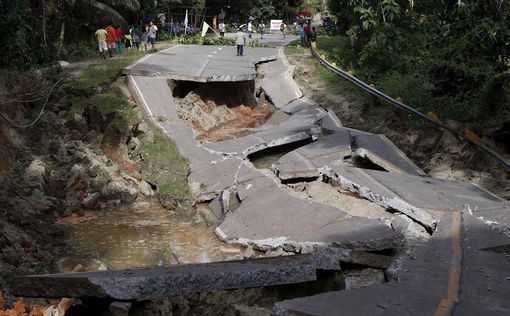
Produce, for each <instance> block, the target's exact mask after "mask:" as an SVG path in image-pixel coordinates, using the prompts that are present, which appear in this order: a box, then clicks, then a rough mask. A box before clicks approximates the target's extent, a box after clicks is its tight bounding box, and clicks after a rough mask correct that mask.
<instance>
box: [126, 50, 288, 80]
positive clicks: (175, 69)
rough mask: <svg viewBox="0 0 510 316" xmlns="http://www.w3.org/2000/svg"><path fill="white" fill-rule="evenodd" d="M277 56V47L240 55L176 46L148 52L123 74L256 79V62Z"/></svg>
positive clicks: (178, 77)
mask: <svg viewBox="0 0 510 316" xmlns="http://www.w3.org/2000/svg"><path fill="white" fill-rule="evenodd" d="M276 59H278V50H277V49H275V48H253V49H249V50H247V51H246V54H245V56H244V57H241V58H240V57H238V56H235V48H234V47H220V46H196V45H177V46H173V47H170V48H168V49H166V50H163V51H161V52H158V53H155V54H151V55H147V56H146V57H145V58H142V59H140V60H138V61H137V62H135V63H133V64H131V65H129V66H127V67H126V68H124V69H123V70H122V73H123V74H125V75H132V76H146V77H163V78H167V79H174V80H185V81H196V82H227V81H228V82H233V81H246V80H255V78H256V76H257V71H256V68H255V65H256V64H257V63H261V62H267V61H271V60H276Z"/></svg>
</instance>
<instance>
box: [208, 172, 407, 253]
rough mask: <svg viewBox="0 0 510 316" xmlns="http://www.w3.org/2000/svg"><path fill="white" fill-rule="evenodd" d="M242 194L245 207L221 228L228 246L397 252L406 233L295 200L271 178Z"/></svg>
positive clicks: (248, 185) (249, 184)
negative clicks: (320, 247)
mask: <svg viewBox="0 0 510 316" xmlns="http://www.w3.org/2000/svg"><path fill="white" fill-rule="evenodd" d="M238 193H239V197H240V198H241V201H242V203H241V206H240V207H239V208H238V209H237V210H236V211H235V212H233V213H230V214H228V215H227V216H226V217H225V220H224V221H223V223H221V224H220V225H219V226H218V228H217V233H218V234H219V235H220V237H222V238H223V239H224V240H226V241H228V242H232V243H240V244H245V245H252V246H253V247H254V248H258V249H261V250H270V249H274V248H277V247H284V246H289V247H293V248H295V249H300V248H301V246H302V245H304V244H318V245H330V246H336V247H340V248H347V249H356V250H367V251H368V250H381V249H390V248H395V247H398V245H400V243H401V241H402V236H401V234H399V233H397V232H394V231H393V230H392V229H391V228H390V227H388V226H387V225H385V224H383V223H382V222H380V221H378V220H370V219H367V218H360V217H351V216H348V215H347V213H345V212H343V211H341V210H339V209H336V208H333V207H330V206H327V205H323V204H319V203H315V202H311V201H303V200H300V199H298V198H295V197H293V196H289V195H288V194H287V193H286V192H284V191H282V190H281V189H279V188H278V186H277V185H276V183H275V182H274V181H273V180H271V179H269V178H258V179H254V180H253V181H247V182H245V183H243V184H240V185H239V186H238Z"/></svg>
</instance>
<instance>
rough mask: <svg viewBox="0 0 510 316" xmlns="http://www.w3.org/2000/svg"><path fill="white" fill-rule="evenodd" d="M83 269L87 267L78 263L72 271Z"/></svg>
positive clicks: (81, 270)
mask: <svg viewBox="0 0 510 316" xmlns="http://www.w3.org/2000/svg"><path fill="white" fill-rule="evenodd" d="M83 271H85V268H84V267H83V266H82V265H81V264H78V265H77V266H76V267H74V269H73V271H72V272H83Z"/></svg>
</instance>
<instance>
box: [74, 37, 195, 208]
mask: <svg viewBox="0 0 510 316" xmlns="http://www.w3.org/2000/svg"><path fill="white" fill-rule="evenodd" d="M165 45H167V44H161V43H160V44H159V47H160V49H161V48H163V49H164V46H165ZM145 54H146V53H145V52H134V53H124V54H123V55H117V56H116V57H115V58H112V59H107V60H105V61H101V62H100V63H98V64H94V65H91V66H90V67H88V68H87V69H85V70H83V71H82V72H81V73H80V76H79V78H78V79H77V80H76V81H75V82H74V83H73V88H74V89H76V90H78V91H83V92H84V93H83V94H85V96H83V95H82V96H79V97H76V98H75V99H74V100H72V107H71V110H70V114H73V113H83V112H84V111H85V109H87V108H94V109H96V110H97V111H99V112H100V113H101V114H102V115H103V117H104V118H110V119H111V120H112V124H110V125H109V126H110V127H114V128H116V129H117V130H118V131H119V132H120V133H121V135H123V136H124V137H126V136H129V134H130V133H131V130H132V126H133V125H135V124H137V123H139V122H141V118H140V116H139V114H138V112H137V111H136V110H135V108H133V105H132V104H131V103H129V102H128V101H127V100H126V97H125V95H124V94H123V93H122V91H120V89H118V88H108V89H103V90H106V92H102V93H99V94H94V91H96V88H98V87H106V86H108V85H109V84H111V83H112V82H114V81H115V80H116V79H117V78H118V76H119V75H120V72H121V70H122V68H124V67H126V66H128V65H129V64H131V63H133V62H135V61H136V60H138V59H139V58H141V57H143V56H144V55H145ZM141 142H142V144H141V149H140V153H141V154H142V155H143V156H144V162H143V164H144V167H143V170H144V171H143V173H144V174H143V177H144V178H146V179H147V180H148V181H150V182H152V183H155V184H156V185H157V187H158V196H159V197H160V198H162V199H172V200H174V199H187V198H190V197H191V191H190V188H189V185H188V182H187V174H188V162H187V161H186V160H185V159H184V158H183V157H182V156H181V155H180V154H179V151H178V150H177V147H176V145H175V143H174V142H173V141H172V140H171V139H169V138H168V137H167V136H166V135H165V134H163V132H161V131H159V130H157V131H155V135H154V140H153V141H149V140H148V139H146V138H145V137H143V136H142V137H141Z"/></svg>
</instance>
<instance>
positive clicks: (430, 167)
mask: <svg viewBox="0 0 510 316" xmlns="http://www.w3.org/2000/svg"><path fill="white" fill-rule="evenodd" d="M287 59H288V60H289V62H290V63H291V64H293V65H295V66H296V70H295V80H296V81H297V82H298V84H299V85H300V87H301V89H302V90H303V91H305V93H306V95H307V96H308V97H310V98H311V99H313V100H315V101H316V102H319V103H320V104H321V105H322V106H325V107H329V108H332V109H333V110H334V111H335V113H336V114H337V115H338V117H339V118H340V120H341V121H342V124H344V126H347V127H351V128H355V129H359V130H364V131H368V132H373V133H380V134H384V135H386V136H387V137H388V138H389V139H390V140H391V141H393V142H394V143H395V144H396V145H397V146H398V147H399V148H400V149H402V150H403V151H404V152H405V153H406V155H408V156H409V157H410V158H411V159H412V160H413V161H414V163H416V164H417V165H418V166H419V167H420V168H422V169H423V170H424V171H425V172H426V173H427V174H429V175H431V176H433V177H435V178H440V179H447V180H454V181H461V182H470V183H474V184H477V185H479V186H481V187H484V188H486V189H488V190H490V191H492V192H494V193H496V194H497V195H499V196H501V197H503V198H506V199H509V198H510V180H509V179H508V175H507V174H506V173H505V171H504V169H503V168H502V167H501V165H500V164H498V163H497V162H496V161H494V160H492V159H491V158H489V157H488V156H487V155H485V154H484V153H482V152H480V151H479V150H477V149H476V148H475V147H473V146H471V145H470V144H467V143H465V142H463V141H462V140H460V139H458V138H457V137H455V136H454V135H452V134H451V133H449V132H447V131H443V130H440V129H437V128H435V127H433V126H431V125H426V124H422V123H421V122H418V123H416V124H415V125H416V127H408V125H411V124H402V122H407V121H408V120H411V119H412V118H411V117H409V116H408V115H407V114H406V113H401V112H399V111H396V110H393V109H391V108H388V107H389V106H388V105H385V104H380V103H378V102H377V101H376V100H374V99H373V97H371V96H368V95H366V94H365V93H362V92H358V91H355V92H353V91H352V89H347V90H348V91H347V90H346V91H341V90H340V89H339V88H338V87H334V86H332V84H330V83H328V82H327V81H326V80H325V79H323V78H322V77H321V76H320V75H319V69H320V68H319V67H321V65H320V64H319V63H318V62H317V61H316V60H315V59H314V58H313V57H312V56H311V53H310V52H309V51H308V50H304V49H303V50H299V51H295V50H293V51H291V50H288V51H287ZM388 113H393V115H387V114H388ZM446 123H447V124H448V125H449V126H451V127H454V128H455V127H458V128H459V129H460V126H461V125H460V124H459V123H458V122H454V121H447V122H446ZM495 135H496V136H498V135H499V136H498V137H499V138H501V135H505V131H504V130H498V133H497V134H495ZM484 140H486V141H487V142H488V143H490V144H492V145H493V146H499V147H500V149H501V150H500V151H501V152H504V150H505V149H506V148H505V147H504V144H496V143H494V142H493V141H491V140H490V139H489V138H484ZM505 141H506V140H505Z"/></svg>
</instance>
